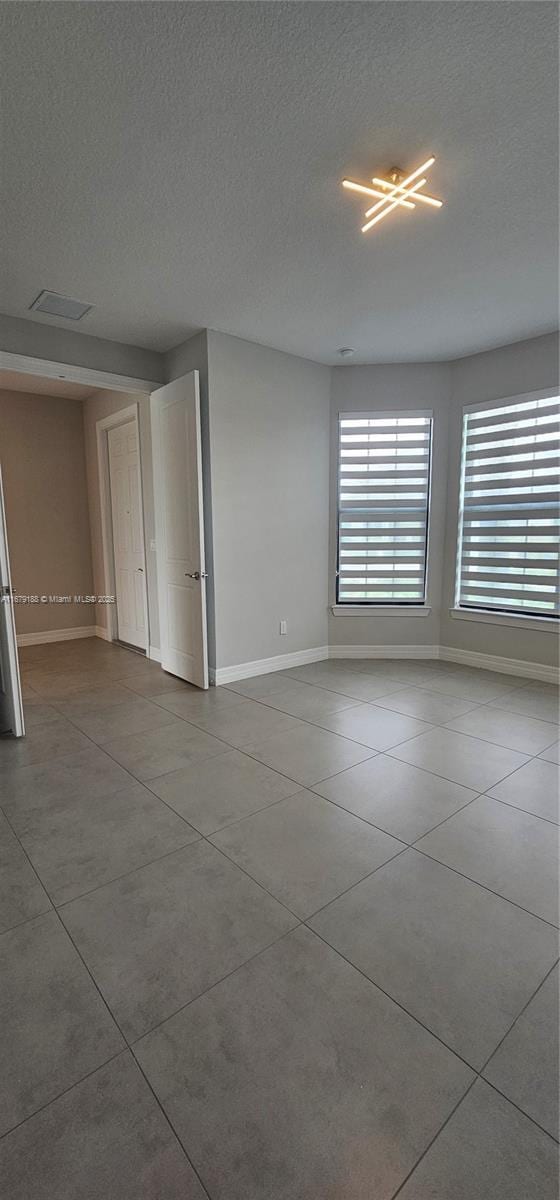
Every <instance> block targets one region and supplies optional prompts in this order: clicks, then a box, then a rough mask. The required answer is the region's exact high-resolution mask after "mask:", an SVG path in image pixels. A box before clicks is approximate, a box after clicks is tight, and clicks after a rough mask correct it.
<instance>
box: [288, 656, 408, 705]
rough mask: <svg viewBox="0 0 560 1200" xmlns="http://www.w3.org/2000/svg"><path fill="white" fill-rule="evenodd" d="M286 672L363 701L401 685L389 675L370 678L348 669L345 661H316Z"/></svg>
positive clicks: (305, 681) (383, 694)
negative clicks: (310, 664) (308, 665)
mask: <svg viewBox="0 0 560 1200" xmlns="http://www.w3.org/2000/svg"><path fill="white" fill-rule="evenodd" d="M286 674H293V676H294V678H295V679H299V680H301V681H302V682H303V683H309V684H314V685H315V686H316V687H322V688H327V689H329V690H330V691H333V692H337V693H338V694H339V695H341V696H350V698H351V699H354V700H363V701H368V700H375V699H377V697H378V696H385V695H387V694H388V693H389V692H393V691H395V692H396V691H397V690H398V688H399V686H400V684H399V680H395V679H392V678H391V677H390V676H388V675H376V676H375V677H374V678H369V677H368V676H367V675H365V674H364V673H363V672H362V671H358V670H355V669H354V670H348V668H347V667H346V666H345V665H344V664H343V663H339V664H337V663H336V662H328V663H314V664H313V666H310V667H295V668H294V669H293V671H290V672H286Z"/></svg>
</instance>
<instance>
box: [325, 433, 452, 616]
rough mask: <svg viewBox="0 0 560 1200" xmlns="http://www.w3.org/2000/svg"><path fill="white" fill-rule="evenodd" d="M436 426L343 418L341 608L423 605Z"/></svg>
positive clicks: (340, 448) (340, 453)
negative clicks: (432, 447) (432, 457)
mask: <svg viewBox="0 0 560 1200" xmlns="http://www.w3.org/2000/svg"><path fill="white" fill-rule="evenodd" d="M431 435H432V418H431V414H429V413H399V414H394V413H387V414H385V413H376V414H375V416H373V415H371V414H370V413H365V414H361V413H357V414H351V413H348V414H344V415H341V416H340V417H339V439H338V572H337V578H338V587H337V603H338V604H368V605H373V604H383V605H387V604H398V605H403V604H423V603H424V600H425V597H426V560H427V541H428V501H429V491H430V456H431V441H432V437H431Z"/></svg>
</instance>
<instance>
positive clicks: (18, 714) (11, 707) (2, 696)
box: [0, 469, 25, 737]
mask: <svg viewBox="0 0 560 1200" xmlns="http://www.w3.org/2000/svg"><path fill="white" fill-rule="evenodd" d="M0 733H13V734H14V736H15V737H23V735H24V733H25V725H24V722H23V702H22V698H21V683H20V678H19V662H18V652H17V640H16V623H15V620H14V602H13V599H12V580H11V576H10V556H9V554H8V533H7V529H6V513H5V510H4V492H3V490H2V470H1V469H0Z"/></svg>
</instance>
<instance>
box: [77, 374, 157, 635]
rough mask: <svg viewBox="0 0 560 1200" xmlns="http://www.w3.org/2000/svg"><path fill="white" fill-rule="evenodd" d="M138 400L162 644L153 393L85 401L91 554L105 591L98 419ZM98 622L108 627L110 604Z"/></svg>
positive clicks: (151, 584) (152, 610) (152, 624)
mask: <svg viewBox="0 0 560 1200" xmlns="http://www.w3.org/2000/svg"><path fill="white" fill-rule="evenodd" d="M135 403H137V404H138V412H139V426H140V462H141V469H142V493H143V501H144V535H145V543H146V578H147V588H148V624H149V634H150V646H152V647H156V648H159V620H158V603H157V573H156V556H155V552H154V551H153V550H151V549H150V542H152V541H153V540H154V538H155V518H154V488H153V476H152V433H151V424H150V397H149V396H148V395H135V394H132V393H131V392H112V391H100V392H95V394H94V395H93V396H90V397H89V398H88V399H87V400H86V401H85V403H84V431H85V448H86V463H87V481H88V497H89V514H90V527H91V555H92V564H93V582H94V590H95V592H96V594H97V595H105V594H107V592H108V591H109V590H110V589H109V582H108V580H106V579H105V571H104V566H103V537H102V532H101V498H100V491H99V466H98V461H97V421H101V420H102V419H103V418H104V417H108V416H111V415H112V414H113V413H116V412H120V410H121V409H123V408H129V407H130V406H131V405H132V404H135ZM96 623H97V625H99V626H100V627H101V628H103V629H106V628H107V627H108V614H107V607H106V605H99V606H98V608H97V618H96Z"/></svg>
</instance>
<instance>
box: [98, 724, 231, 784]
mask: <svg viewBox="0 0 560 1200" xmlns="http://www.w3.org/2000/svg"><path fill="white" fill-rule="evenodd" d="M104 749H105V750H106V751H107V754H110V756H111V758H113V759H115V760H116V762H118V763H121V765H122V766H123V767H125V769H126V770H127V771H130V773H131V774H132V775H135V776H136V778H137V779H140V780H150V779H155V778H156V777H157V776H158V775H166V774H167V773H168V772H169V771H179V770H180V769H181V767H187V766H189V764H190V763H193V762H199V761H200V760H201V759H204V758H212V756H213V755H214V754H223V753H225V751H226V750H227V746H226V744H225V743H224V742H220V741H218V739H217V738H214V737H210V736H209V734H207V733H204V731H203V730H202V729H198V728H197V727H196V726H194V725H189V724H188V723H187V722H186V721H179V722H177V723H176V724H173V725H164V727H163V728H162V729H152V730H151V731H150V732H149V733H132V734H129V735H128V736H127V737H121V738H115V739H114V741H111V742H105V743H104Z"/></svg>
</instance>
